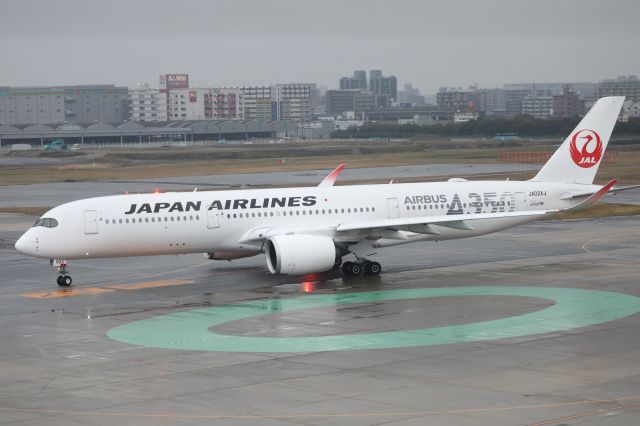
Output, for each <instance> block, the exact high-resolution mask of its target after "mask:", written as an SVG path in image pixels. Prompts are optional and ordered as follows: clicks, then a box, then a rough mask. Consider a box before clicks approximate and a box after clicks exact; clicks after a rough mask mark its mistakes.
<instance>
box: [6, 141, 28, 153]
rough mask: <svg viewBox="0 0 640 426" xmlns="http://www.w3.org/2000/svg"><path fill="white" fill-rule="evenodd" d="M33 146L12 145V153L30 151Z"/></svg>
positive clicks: (26, 144)
mask: <svg viewBox="0 0 640 426" xmlns="http://www.w3.org/2000/svg"><path fill="white" fill-rule="evenodd" d="M31 148H32V147H31V145H30V144H28V143H14V144H13V145H10V148H9V149H11V151H29V150H30V149H31Z"/></svg>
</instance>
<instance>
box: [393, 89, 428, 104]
mask: <svg viewBox="0 0 640 426" xmlns="http://www.w3.org/2000/svg"><path fill="white" fill-rule="evenodd" d="M397 100H398V102H399V103H406V104H410V105H412V106H424V105H425V100H424V96H422V95H421V94H420V90H419V89H417V88H415V87H413V85H412V84H411V83H405V85H404V90H402V91H398V99H397Z"/></svg>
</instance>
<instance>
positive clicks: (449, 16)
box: [0, 0, 640, 94]
mask: <svg viewBox="0 0 640 426" xmlns="http://www.w3.org/2000/svg"><path fill="white" fill-rule="evenodd" d="M639 11H640V5H639V4H637V3H635V2H633V1H629V0H617V1H613V2H607V3H603V2H597V1H578V0H566V1H563V2H551V1H538V2H520V1H517V2H514V1H504V0H491V1H483V2H473V1H462V2H456V3H455V4H451V5H449V4H440V3H432V2H422V1H412V0H405V1H401V2H398V3H394V5H393V8H391V6H390V5H389V3H388V2H384V1H378V0H371V1H368V2H349V3H347V4H342V3H339V2H337V1H327V2H323V4H322V5H321V7H320V6H318V7H316V8H309V7H308V6H305V5H303V4H300V2H296V1H292V0H274V1H271V2H250V1H236V2H229V1H217V2H208V1H200V0H197V1H196V0H193V1H186V2H183V3H181V4H180V8H179V9H176V7H175V3H172V2H166V1H148V0H139V1H135V2H124V1H121V0H116V1H113V2H109V3H98V2H86V1H80V0H61V1H56V2H46V1H36V0H27V1H24V0H23V1H14V0H9V1H7V2H5V3H4V10H3V14H2V15H1V16H0V36H1V39H2V43H0V54H2V56H3V57H4V58H7V59H8V60H5V61H4V63H5V67H4V69H3V72H2V82H1V84H2V85H6V86H42V85H67V84H103V83H107V84H110V83H112V84H116V85H125V86H128V87H135V86H136V85H137V84H139V83H145V82H146V83H151V84H152V85H154V81H156V79H157V76H158V74H161V73H165V72H169V73H170V72H179V73H183V72H184V73H187V74H189V75H190V77H191V79H192V85H193V86H203V87H204V86H208V85H212V86H222V87H225V86H226V87H235V86H256V85H258V86H259V85H271V84H278V83H285V82H293V81H295V82H315V83H318V84H319V85H320V86H327V87H328V88H330V89H333V88H337V87H338V80H339V78H340V77H341V76H343V75H347V74H348V73H349V72H351V71H352V70H357V69H365V70H370V69H382V70H385V72H387V73H389V74H392V75H396V76H397V77H398V87H402V85H403V84H404V83H413V85H414V87H416V88H419V89H420V90H421V92H422V93H424V94H432V93H436V92H437V91H438V88H439V87H442V86H448V87H468V86H470V85H473V84H477V85H478V86H480V87H499V86H501V85H502V84H509V83H524V82H531V83H537V82H557V81H591V82H599V81H601V80H603V79H606V78H614V77H616V76H618V75H629V74H638V72H637V70H638V69H640V58H639V57H637V55H633V54H631V52H633V47H634V42H635V40H637V39H638V36H639V35H640V29H639V28H638V27H637V25H636V24H635V16H637V15H638V12H639ZM364 12H366V13H364ZM230 40H232V42H230ZM336 63H339V64H340V66H339V67H337V66H336V65H335V64H336Z"/></svg>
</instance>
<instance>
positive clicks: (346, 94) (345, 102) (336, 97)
mask: <svg viewBox="0 0 640 426" xmlns="http://www.w3.org/2000/svg"><path fill="white" fill-rule="evenodd" d="M356 94H358V92H357V91H355V90H327V91H326V92H325V94H324V98H325V103H326V109H325V113H326V114H328V115H333V116H336V115H342V114H344V113H345V112H346V111H354V103H353V98H354V97H355V95H356Z"/></svg>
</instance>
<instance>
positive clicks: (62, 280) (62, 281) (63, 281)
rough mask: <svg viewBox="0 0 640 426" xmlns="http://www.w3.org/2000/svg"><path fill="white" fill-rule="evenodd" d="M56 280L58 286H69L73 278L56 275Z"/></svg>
mask: <svg viewBox="0 0 640 426" xmlns="http://www.w3.org/2000/svg"><path fill="white" fill-rule="evenodd" d="M57 282H58V285H59V286H60V287H69V286H70V285H71V283H72V282H73V280H72V279H71V277H70V276H69V275H58V279H57Z"/></svg>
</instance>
